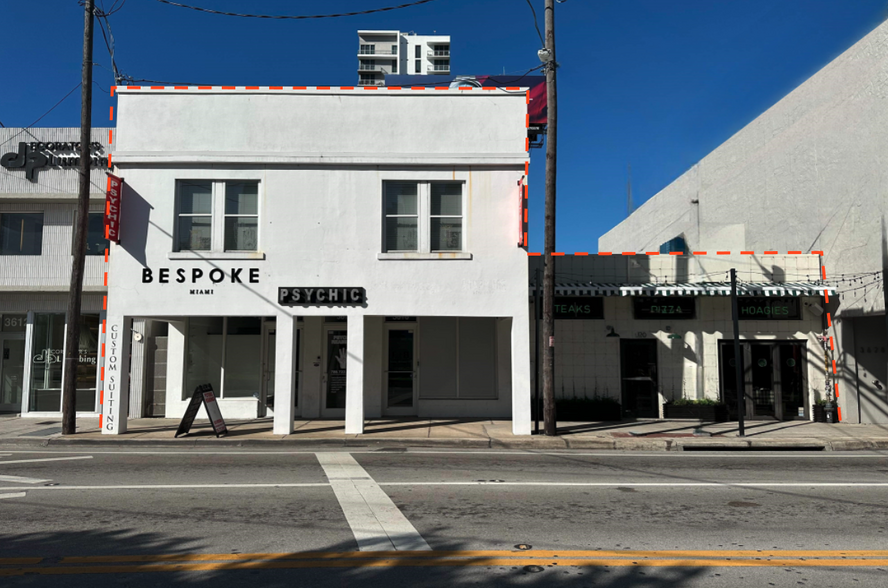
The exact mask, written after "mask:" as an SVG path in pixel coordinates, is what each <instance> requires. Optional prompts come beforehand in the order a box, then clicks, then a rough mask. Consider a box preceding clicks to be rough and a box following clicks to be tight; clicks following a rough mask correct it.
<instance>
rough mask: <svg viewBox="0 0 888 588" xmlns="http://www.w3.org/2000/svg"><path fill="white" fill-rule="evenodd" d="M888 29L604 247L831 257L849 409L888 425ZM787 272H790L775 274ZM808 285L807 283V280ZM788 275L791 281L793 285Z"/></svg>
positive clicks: (841, 374)
mask: <svg viewBox="0 0 888 588" xmlns="http://www.w3.org/2000/svg"><path fill="white" fill-rule="evenodd" d="M886 137H888V23H882V24H881V25H879V26H878V27H877V28H876V29H874V30H873V31H872V32H870V33H869V34H868V35H866V36H865V37H864V38H863V39H861V40H860V41H859V42H857V43H856V44H854V45H853V46H852V47H851V48H849V49H848V50H847V51H845V52H844V53H842V54H841V55H840V56H839V57H837V58H836V59H835V60H833V61H832V62H831V63H829V64H828V65H826V66H825V67H824V68H823V69H821V70H820V71H819V72H817V73H816V74H815V75H814V76H812V77H811V78H809V79H808V80H806V81H805V82H804V83H802V84H801V85H800V86H799V87H798V88H796V89H795V90H793V91H792V92H790V93H789V94H788V95H787V96H786V97H784V98H783V99H782V100H780V101H779V102H778V103H777V104H775V105H774V106H773V107H771V108H770V109H768V110H767V111H766V112H764V113H763V114H762V115H760V116H759V117H758V118H756V119H755V120H753V121H752V122H751V123H749V124H748V125H747V126H746V127H744V128H743V129H742V130H740V131H739V132H738V133H737V134H735V135H734V136H733V137H731V138H730V139H729V140H727V141H726V142H725V143H723V144H722V145H721V146H719V147H718V148H717V149H715V150H714V151H713V152H712V153H710V154H709V155H707V156H706V157H704V158H703V159H702V160H701V161H700V162H698V163H697V164H696V165H694V166H693V167H692V168H691V169H690V170H688V171H687V172H685V173H684V174H683V175H682V176H680V177H679V178H678V179H676V180H675V181H674V182H672V183H671V184H670V185H669V186H667V187H666V188H664V189H663V190H662V191H660V192H659V193H657V194H655V195H654V196H653V197H651V198H650V199H649V200H648V201H647V202H645V204H644V205H642V206H641V207H639V209H638V210H637V211H635V212H634V213H633V214H631V215H630V216H629V217H628V218H627V219H626V220H625V221H623V222H621V223H620V224H619V225H617V226H616V227H614V228H613V229H611V230H610V231H609V232H608V233H606V234H605V235H603V236H602V237H601V238H600V239H599V250H600V251H613V252H623V251H637V252H643V251H651V250H657V249H660V250H661V251H669V250H673V251H674V250H685V251H690V252H693V251H706V252H707V253H708V255H693V256H691V257H690V259H691V263H693V264H696V265H697V266H698V268H697V269H702V268H703V267H704V266H705V264H706V263H707V260H708V259H711V258H712V256H714V254H715V252H716V251H718V250H723V251H732V252H738V251H754V252H755V255H751V256H748V257H747V259H748V263H749V264H753V265H755V264H759V265H763V264H765V263H766V261H764V260H762V258H761V255H762V254H763V252H764V251H768V250H774V251H779V252H781V253H786V252H789V251H801V252H805V253H807V252H812V251H822V252H823V264H824V267H825V269H826V272H827V278H828V280H829V281H830V283H831V284H832V285H834V286H836V289H837V291H838V292H839V294H838V296H835V297H831V298H830V303H829V305H828V307H827V310H828V311H830V312H831V313H832V317H833V321H832V323H833V328H834V331H832V332H833V334H834V336H835V341H834V344H835V348H834V350H833V358H834V359H835V360H836V366H837V372H838V373H837V376H838V379H839V390H840V396H839V405H840V406H841V409H842V415H843V419H844V420H845V421H848V422H862V423H886V422H888V385H886V378H888V373H886V372H888V369H886V368H888V356H886V331H885V323H886V319H885V293H884V281H883V275H884V269H883V268H884V267H885V265H886V262H885V261H884V260H885V259H886V257H888V253H886V251H888V245H886V237H885V235H886V230H888V229H886V218H885V217H886V208H888V207H886V200H888V139H886ZM774 270H775V271H780V268H774ZM795 278H796V279H799V280H804V279H805V276H796V277H795ZM787 279H789V277H787Z"/></svg>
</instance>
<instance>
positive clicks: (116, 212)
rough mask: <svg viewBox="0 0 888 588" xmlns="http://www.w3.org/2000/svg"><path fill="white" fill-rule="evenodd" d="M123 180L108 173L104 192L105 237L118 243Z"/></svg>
mask: <svg viewBox="0 0 888 588" xmlns="http://www.w3.org/2000/svg"><path fill="white" fill-rule="evenodd" d="M122 192H123V180H122V179H120V178H118V177H117V176H112V175H110V174H109V175H108V191H107V192H106V193H105V237H107V238H108V239H109V240H111V241H114V242H115V243H120V195H121V193H122Z"/></svg>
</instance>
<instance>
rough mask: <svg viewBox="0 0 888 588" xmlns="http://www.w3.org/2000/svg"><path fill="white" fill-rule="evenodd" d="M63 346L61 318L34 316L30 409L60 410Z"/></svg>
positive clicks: (63, 336)
mask: <svg viewBox="0 0 888 588" xmlns="http://www.w3.org/2000/svg"><path fill="white" fill-rule="evenodd" d="M64 347H65V315H64V314H36V315H34V334H33V342H32V345H31V388H30V391H29V393H30V396H29V399H30V410H31V411H32V412H43V411H48V412H58V411H60V410H61V409H62V361H63V359H64Z"/></svg>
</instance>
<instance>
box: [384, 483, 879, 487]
mask: <svg viewBox="0 0 888 588" xmlns="http://www.w3.org/2000/svg"><path fill="white" fill-rule="evenodd" d="M379 485H380V486H584V487H600V488H616V487H627V486H664V487H682V486H702V487H723V488H735V487H736V488H748V487H760V486H768V487H778V488H779V487H792V488H798V487H805V488H883V487H888V482H493V481H491V482H488V481H474V482H380V483H379Z"/></svg>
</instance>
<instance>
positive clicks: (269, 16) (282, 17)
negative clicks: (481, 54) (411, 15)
mask: <svg viewBox="0 0 888 588" xmlns="http://www.w3.org/2000/svg"><path fill="white" fill-rule="evenodd" d="M157 1H158V2H160V3H161V4H169V5H170V6H178V7H179V8H189V9H191V10H196V11H198V12H207V13H209V14H220V15H222V16H239V17H241V18H265V19H270V20H305V19H310V18H338V17H342V16H357V15H360V14H373V13H374V12H387V11H389V10H398V9H400V8H409V7H411V6H418V5H419V4H428V3H429V2H434V0H416V2H409V3H407V4H399V5H398V6H386V7H385V8H371V9H368V10H360V11H357V12H342V13H338V14H307V15H284V14H242V13H238V12H225V11H223V10H213V9H211V8H202V7H200V6H191V5H189V4H181V3H179V2H172V1H171V0H157Z"/></svg>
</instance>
